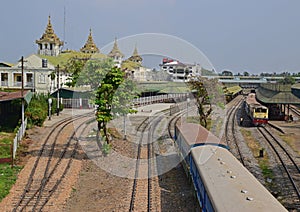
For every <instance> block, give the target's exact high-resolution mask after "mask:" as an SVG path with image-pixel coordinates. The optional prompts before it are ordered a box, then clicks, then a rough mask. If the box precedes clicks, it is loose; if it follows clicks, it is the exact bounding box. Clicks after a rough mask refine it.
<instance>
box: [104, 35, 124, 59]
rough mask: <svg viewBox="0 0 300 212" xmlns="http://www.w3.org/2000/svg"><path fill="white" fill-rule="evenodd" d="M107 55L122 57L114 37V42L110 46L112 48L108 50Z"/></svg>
mask: <svg viewBox="0 0 300 212" xmlns="http://www.w3.org/2000/svg"><path fill="white" fill-rule="evenodd" d="M108 56H109V57H121V58H123V57H124V54H123V53H122V52H121V51H120V49H119V47H118V43H117V38H115V43H114V46H113V48H112V50H111V51H110V53H109V54H108Z"/></svg>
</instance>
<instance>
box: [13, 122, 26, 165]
mask: <svg viewBox="0 0 300 212" xmlns="http://www.w3.org/2000/svg"><path fill="white" fill-rule="evenodd" d="M26 126H27V119H25V121H24V128H23V127H22V124H21V126H20V128H19V130H18V132H17V134H16V137H15V138H14V144H13V153H12V154H13V159H15V157H16V152H17V149H18V146H19V142H20V141H21V140H22V138H23V136H24V134H25V130H26Z"/></svg>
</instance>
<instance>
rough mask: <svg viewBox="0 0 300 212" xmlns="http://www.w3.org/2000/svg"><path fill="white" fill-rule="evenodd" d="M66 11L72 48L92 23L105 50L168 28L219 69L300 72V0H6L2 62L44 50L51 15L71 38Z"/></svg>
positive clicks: (3, 4)
mask: <svg viewBox="0 0 300 212" xmlns="http://www.w3.org/2000/svg"><path fill="white" fill-rule="evenodd" d="M64 8H65V9H66V10H65V11H66V28H65V31H66V33H65V41H66V42H67V44H66V48H68V49H75V50H79V49H80V48H81V47H82V46H83V45H84V43H85V41H86V39H87V36H88V33H89V29H90V28H92V30H93V36H94V40H95V43H96V44H97V45H98V47H99V48H100V49H101V48H102V47H104V46H105V45H107V44H108V43H110V42H112V41H113V40H114V38H115V37H117V38H118V39H122V38H124V37H127V36H132V35H136V34H141V33H162V34H167V35H171V36H176V37H178V38H180V39H183V40H185V41H187V42H189V43H190V44H192V45H194V46H195V47H196V48H198V49H199V50H201V51H202V52H203V53H204V54H205V55H206V57H207V58H208V59H209V60H210V62H211V63H212V64H213V66H214V67H215V68H216V70H217V71H221V70H223V69H229V70H232V71H234V72H244V71H248V72H250V73H260V72H282V71H290V72H298V71H300V59H299V56H300V41H299V38H300V12H299V9H300V1H299V0H251V1H241V0H218V1H216V0H185V1H184V0H181V1H180V0H26V1H20V0H6V1H2V2H1V13H0V23H1V26H2V28H1V33H0V61H6V62H16V61H17V60H18V59H19V58H20V57H21V56H23V55H24V56H28V55H30V54H32V53H36V52H37V45H36V44H35V40H36V39H39V38H40V37H41V35H42V34H43V32H44V30H45V27H46V25H47V20H48V15H51V20H52V24H53V27H54V30H55V33H56V34H57V35H58V36H59V37H60V38H61V39H62V40H63V38H64ZM137 46H138V47H139V44H138V43H137ZM133 48H134V46H133V47H132V50H133ZM121 50H122V49H121ZM132 50H131V51H132ZM179 51H180V50H179ZM126 56H127V57H128V56H130V55H126ZM195 62H196V61H195Z"/></svg>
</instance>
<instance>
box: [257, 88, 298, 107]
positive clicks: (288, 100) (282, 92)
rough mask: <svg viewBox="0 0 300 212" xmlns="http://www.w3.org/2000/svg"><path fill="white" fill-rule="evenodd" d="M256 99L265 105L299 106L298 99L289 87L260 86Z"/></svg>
mask: <svg viewBox="0 0 300 212" xmlns="http://www.w3.org/2000/svg"><path fill="white" fill-rule="evenodd" d="M256 98H257V99H258V100H259V101H261V102H263V103H267V104H300V99H299V98H298V97H297V96H295V95H294V94H293V93H292V91H291V85H282V84H271V83H268V84H261V85H260V87H259V88H258V89H257V90H256Z"/></svg>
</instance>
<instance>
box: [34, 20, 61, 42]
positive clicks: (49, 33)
mask: <svg viewBox="0 0 300 212" xmlns="http://www.w3.org/2000/svg"><path fill="white" fill-rule="evenodd" d="M35 42H36V43H37V44H41V43H52V44H55V45H59V46H62V45H63V41H61V40H60V39H59V38H58V37H57V35H56V34H55V33H54V30H53V27H52V24H51V17H50V15H49V18H48V24H47V27H46V30H45V32H44V34H43V35H42V37H41V38H40V39H39V40H36V41H35Z"/></svg>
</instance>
